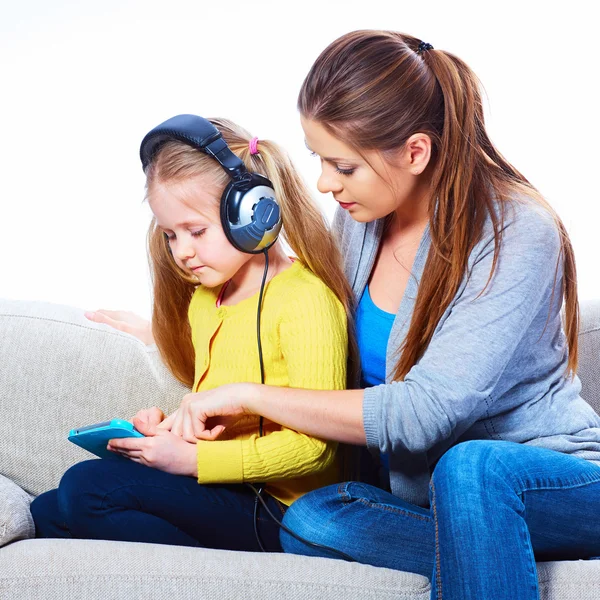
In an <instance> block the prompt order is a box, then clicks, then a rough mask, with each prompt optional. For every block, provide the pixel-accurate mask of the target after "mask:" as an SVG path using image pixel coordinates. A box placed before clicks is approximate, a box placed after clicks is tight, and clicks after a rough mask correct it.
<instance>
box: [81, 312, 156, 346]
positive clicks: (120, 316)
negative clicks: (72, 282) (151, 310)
mask: <svg viewBox="0 0 600 600" xmlns="http://www.w3.org/2000/svg"><path fill="white" fill-rule="evenodd" d="M84 315H85V317H86V319H89V320H90V321H94V322H95V323H105V324H106V325H110V326H111V327H114V328H115V329H118V330H119V331H124V332H125V333H129V334H131V335H134V336H135V337H136V338H138V340H142V342H144V344H146V346H149V345H150V344H154V338H153V337H152V323H150V321H146V319H144V318H142V317H139V316H138V315H136V314H135V313H132V312H131V311H128V310H102V309H101V310H97V311H95V312H85V313H84Z"/></svg>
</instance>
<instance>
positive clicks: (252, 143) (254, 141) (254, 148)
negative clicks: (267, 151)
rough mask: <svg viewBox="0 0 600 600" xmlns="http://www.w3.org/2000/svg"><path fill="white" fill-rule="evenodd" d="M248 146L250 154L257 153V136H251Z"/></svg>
mask: <svg viewBox="0 0 600 600" xmlns="http://www.w3.org/2000/svg"><path fill="white" fill-rule="evenodd" d="M248 146H249V147H250V154H258V138H257V137H253V138H252V139H251V140H250V143H249V144H248Z"/></svg>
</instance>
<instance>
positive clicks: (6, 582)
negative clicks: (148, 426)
mask: <svg viewBox="0 0 600 600" xmlns="http://www.w3.org/2000/svg"><path fill="white" fill-rule="evenodd" d="M115 579H124V580H127V581H137V582H142V583H148V582H152V581H178V580H182V581H189V580H191V581H193V582H199V583H202V582H218V583H222V582H232V581H240V582H241V581H242V579H241V578H240V577H239V576H232V577H199V576H194V575H172V576H156V575H154V576H153V575H122V574H119V573H115V574H111V575H88V576H86V575H67V576H65V575H62V576H52V575H37V576H36V575H27V576H23V577H11V578H3V579H0V589H2V588H8V587H9V586H11V585H12V583H10V582H15V583H22V582H23V581H31V582H32V583H33V582H36V583H37V584H38V585H47V584H48V581H55V582H59V581H64V582H68V581H71V582H73V583H75V582H78V581H105V580H111V581H114V580H115ZM243 581H244V583H246V584H248V583H250V584H254V585H265V586H269V587H273V588H284V589H289V588H290V587H296V588H300V589H302V588H305V587H307V586H310V587H311V588H317V589H324V590H336V591H339V590H340V589H347V590H361V597H363V598H364V597H365V596H364V594H365V592H366V593H367V594H369V595H374V597H375V598H379V597H380V596H379V595H377V594H381V592H382V591H383V592H386V591H387V592H389V593H390V594H397V588H395V586H396V585H397V584H396V583H395V582H390V585H389V586H377V587H375V586H372V587H371V589H370V590H364V588H362V587H361V585H360V584H357V585H348V584H343V583H340V584H325V583H312V582H292V581H286V580H280V581H265V580H264V579H255V580H251V579H244V580H243ZM392 586H394V589H390V588H391V587H392ZM405 586H406V594H409V593H414V591H415V590H417V591H422V590H426V589H427V588H428V587H429V581H427V583H422V584H420V585H417V584H415V583H405ZM30 587H33V586H30ZM394 598H397V596H395V595H394Z"/></svg>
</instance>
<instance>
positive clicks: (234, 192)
mask: <svg viewBox="0 0 600 600" xmlns="http://www.w3.org/2000/svg"><path fill="white" fill-rule="evenodd" d="M170 140H179V141H180V142H184V143H185V144H188V145H190V146H192V147H193V148H196V149H197V150H200V151H201V152H204V153H205V154H208V155H209V156H212V158H214V159H215V160H216V161H217V162H218V163H219V164H220V165H221V167H223V169H224V170H225V172H226V173H227V174H228V175H229V176H230V177H231V181H230V182H229V183H228V184H227V187H226V188H225V190H224V191H223V195H222V196H221V209H220V213H221V224H222V226H223V231H224V232H225V235H226V236H227V239H228V240H229V241H230V243H231V244H232V245H233V246H234V247H235V248H237V249H238V250H240V251H241V252H247V253H249V254H259V253H262V252H264V251H265V250H267V249H268V248H269V247H271V246H272V245H273V244H274V243H275V241H276V240H277V236H278V235H279V232H280V230H281V225H282V222H281V209H280V208H279V204H278V203H277V200H276V198H275V190H274V189H273V184H272V183H271V181H269V179H267V178H266V177H263V176H262V175H259V174H258V173H251V172H249V171H248V170H247V169H246V165H244V162H243V161H242V160H241V159H240V158H239V157H238V156H236V155H235V154H234V153H233V152H232V151H231V149H230V148H229V146H228V145H227V143H226V142H225V140H224V139H223V136H222V135H221V132H220V131H219V130H218V129H217V128H216V127H215V126H214V125H213V124H212V123H211V122H210V121H208V120H207V119H204V118H202V117H199V116H197V115H177V116H175V117H172V118H170V119H167V120H166V121H165V122H164V123H161V124H160V125H157V126H156V127H155V128H154V129H152V130H151V131H150V132H148V133H147V134H146V136H145V137H144V139H143V140H142V144H141V146H140V158H141V160H142V166H143V168H144V171H145V170H146V168H147V167H148V165H149V164H150V163H151V162H152V159H153V158H154V156H155V155H156V153H157V152H158V150H159V149H160V147H161V146H162V145H163V144H164V143H165V142H168V141H170Z"/></svg>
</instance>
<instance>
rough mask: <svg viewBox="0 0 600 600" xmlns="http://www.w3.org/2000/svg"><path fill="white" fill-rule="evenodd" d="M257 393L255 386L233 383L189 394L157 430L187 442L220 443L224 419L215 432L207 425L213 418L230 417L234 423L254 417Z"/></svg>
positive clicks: (214, 428) (214, 429)
mask: <svg viewBox="0 0 600 600" xmlns="http://www.w3.org/2000/svg"><path fill="white" fill-rule="evenodd" d="M255 394H256V388H255V384H253V383H230V384H227V385H222V386H220V387H218V388H214V389H212V390H208V391H206V392H197V393H195V394H186V395H185V396H184V397H183V400H182V401H181V405H180V406H179V408H178V409H177V410H176V411H175V412H174V413H173V414H172V415H171V416H170V417H167V418H166V419H165V420H164V421H163V422H162V423H160V425H158V427H157V430H159V431H160V430H161V429H167V430H170V431H171V433H173V434H175V435H177V436H180V437H182V438H183V439H184V440H186V441H187V442H195V441H197V440H216V439H217V438H218V437H219V436H220V435H221V434H222V433H223V431H225V427H226V426H225V425H223V419H220V423H219V424H218V425H216V426H215V427H213V428H211V429H207V425H206V422H207V420H208V419H209V418H210V417H230V419H225V421H228V420H234V419H233V418H234V417H238V416H240V415H244V414H254V412H253V411H252V410H251V409H250V408H249V404H250V402H251V400H252V398H254V396H255Z"/></svg>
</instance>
